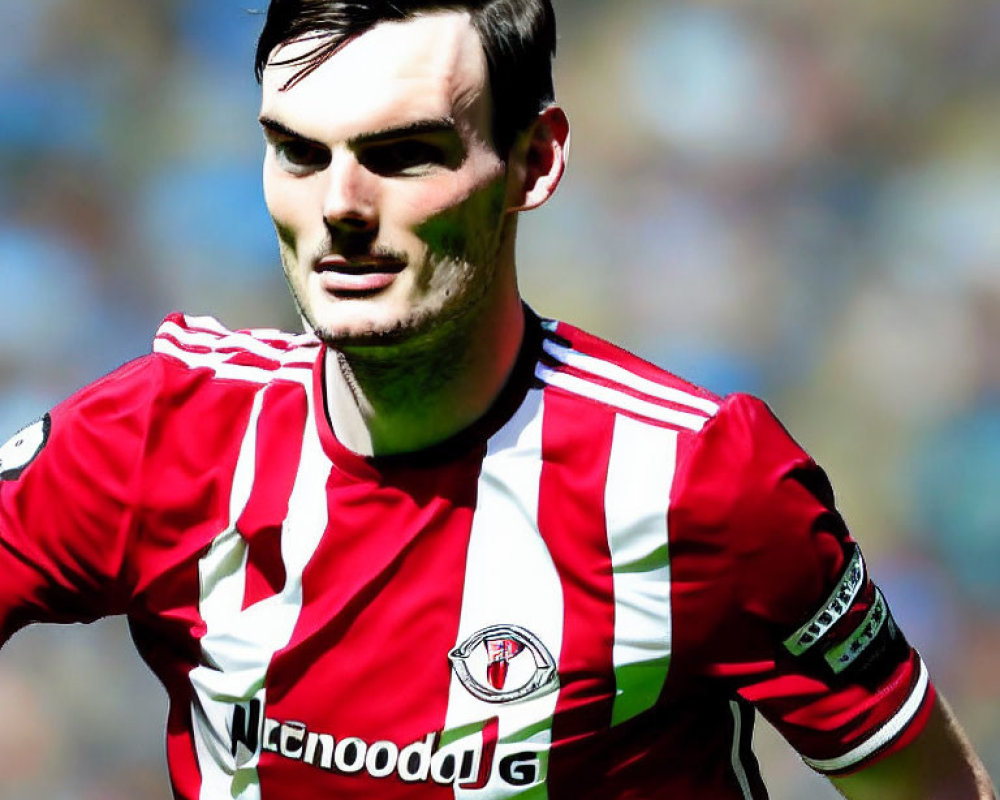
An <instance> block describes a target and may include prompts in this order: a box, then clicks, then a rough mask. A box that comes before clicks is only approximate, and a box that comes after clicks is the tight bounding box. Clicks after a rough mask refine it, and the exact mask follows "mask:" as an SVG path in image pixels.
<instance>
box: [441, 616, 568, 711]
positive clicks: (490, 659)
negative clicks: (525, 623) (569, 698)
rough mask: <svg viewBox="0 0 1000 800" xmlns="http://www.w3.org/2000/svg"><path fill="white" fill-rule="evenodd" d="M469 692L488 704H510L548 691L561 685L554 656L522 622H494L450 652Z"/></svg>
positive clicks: (457, 671) (457, 672)
mask: <svg viewBox="0 0 1000 800" xmlns="http://www.w3.org/2000/svg"><path fill="white" fill-rule="evenodd" d="M448 658H449V660H450V661H451V666H452V669H454V670H455V675H456V676H457V677H458V679H459V681H461V683H462V686H464V687H465V688H466V689H467V690H468V691H469V693H470V694H472V695H473V696H474V697H477V698H479V699H480V700H484V701H486V702H487V703H510V702H513V701H515V700H522V699H524V698H527V697H533V696H535V695H539V694H546V693H548V692H550V691H552V690H553V689H555V688H557V687H558V685H559V675H558V672H557V670H556V663H555V659H553V658H552V654H551V653H550V652H549V651H548V649H547V648H546V647H545V645H544V644H542V641H541V639H539V638H538V637H537V636H535V634H533V633H532V632H531V631H529V630H527V629H526V628H522V627H520V626H519V625H491V626H490V627H488V628H483V629H481V630H478V631H476V632H475V633H474V634H472V636H470V637H469V638H468V639H466V640H465V641H464V642H462V643H461V644H460V645H458V647H456V648H455V649H453V650H452V651H451V652H450V653H448Z"/></svg>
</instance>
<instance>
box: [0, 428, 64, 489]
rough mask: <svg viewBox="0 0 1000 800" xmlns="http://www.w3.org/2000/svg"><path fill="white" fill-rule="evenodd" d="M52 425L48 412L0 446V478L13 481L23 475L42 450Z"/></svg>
mask: <svg viewBox="0 0 1000 800" xmlns="http://www.w3.org/2000/svg"><path fill="white" fill-rule="evenodd" d="M51 427H52V419H51V418H50V417H49V415H48V414H46V415H45V416H44V417H42V418H41V419H39V420H36V421H35V422H32V423H31V424H30V425H28V426H27V427H24V428H21V430H19V431H18V432H17V433H15V434H14V435H13V436H11V437H10V439H8V440H7V442H6V444H4V445H3V447H0V480H2V481H12V480H15V479H17V478H19V477H21V473H22V472H24V470H25V468H26V467H27V466H28V465H29V464H30V463H31V462H32V461H34V460H35V458H36V457H37V456H38V454H39V453H40V452H42V448H43V447H45V443H46V442H47V441H48V440H49V430H50V429H51Z"/></svg>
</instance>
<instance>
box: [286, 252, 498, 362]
mask: <svg viewBox="0 0 1000 800" xmlns="http://www.w3.org/2000/svg"><path fill="white" fill-rule="evenodd" d="M480 250H481V252H480V253H478V254H476V255H472V254H470V255H467V256H465V257H464V258H463V259H462V260H460V261H459V260H454V259H451V258H447V257H446V258H444V259H443V260H442V261H441V262H439V263H435V264H432V265H430V264H426V263H425V264H424V265H422V266H421V267H420V268H419V269H418V270H417V274H418V275H429V276H430V278H429V280H430V282H432V281H433V279H434V277H436V276H440V275H441V274H442V273H444V272H447V273H448V274H449V275H450V276H451V277H452V278H453V280H452V285H451V286H446V287H443V288H440V289H439V290H438V291H437V292H435V293H434V294H435V299H436V300H437V302H434V303H431V304H422V305H419V306H418V307H416V308H411V309H409V310H408V311H407V312H406V313H404V314H403V315H401V316H399V317H397V318H395V319H393V320H391V321H390V322H389V323H388V324H385V325H381V326H380V325H377V324H375V323H372V324H369V325H368V326H366V327H357V326H348V325H343V326H341V327H336V326H334V325H323V324H320V323H318V321H317V319H316V315H315V314H314V313H312V311H311V310H310V307H309V304H308V302H307V300H306V297H305V293H306V288H305V286H304V285H302V286H300V285H298V284H297V283H296V281H295V280H294V279H293V275H294V274H295V267H296V265H297V259H296V258H295V254H294V252H292V251H291V250H290V249H288V248H286V247H285V246H282V247H281V260H282V265H283V267H284V272H285V279H286V282H287V284H288V288H289V291H290V293H291V296H292V300H293V302H294V303H295V306H296V309H297V310H298V312H299V316H300V317H301V318H302V320H303V321H304V323H305V325H306V326H307V327H308V329H309V331H310V332H311V333H313V334H314V335H315V336H316V338H317V339H319V340H320V341H321V342H322V343H323V344H325V345H326V346H327V347H329V348H331V349H333V350H337V351H338V352H341V353H344V354H345V355H349V356H350V360H351V361H355V360H357V359H360V360H371V361H373V362H378V363H382V364H383V365H385V366H388V363H389V362H392V361H398V360H401V359H407V360H409V359H411V358H416V359H417V360H422V359H420V353H421V351H426V350H428V349H440V348H442V347H445V348H447V349H454V348H455V347H456V346H460V345H461V339H462V337H463V336H464V335H465V334H464V332H465V330H466V329H467V328H469V327H470V326H471V325H472V324H473V318H474V317H475V316H476V315H477V313H478V310H479V309H480V307H481V305H482V303H483V301H484V300H485V299H486V297H487V295H488V294H489V292H490V289H491V287H492V286H493V283H494V281H495V280H496V272H497V263H496V262H497V258H498V253H497V248H495V247H493V248H489V247H481V248H480ZM323 252H324V253H325V252H327V250H325V249H324V251H323ZM380 255H388V256H392V257H396V258H400V259H405V256H404V255H402V254H397V253H392V252H389V251H382V252H381V253H380ZM477 257H478V258H477ZM431 258H433V256H432V255H427V256H425V260H426V261H429V260H430V259H431ZM472 259H477V260H476V261H473V260H472ZM448 262H451V263H448ZM310 263H311V262H310ZM462 273H464V274H462ZM455 276H459V278H458V279H455ZM344 302H351V301H344ZM359 302H365V301H364V300H359ZM435 360H437V359H435ZM414 366H416V364H415V363H412V362H411V363H408V364H407V367H408V368H411V367H414Z"/></svg>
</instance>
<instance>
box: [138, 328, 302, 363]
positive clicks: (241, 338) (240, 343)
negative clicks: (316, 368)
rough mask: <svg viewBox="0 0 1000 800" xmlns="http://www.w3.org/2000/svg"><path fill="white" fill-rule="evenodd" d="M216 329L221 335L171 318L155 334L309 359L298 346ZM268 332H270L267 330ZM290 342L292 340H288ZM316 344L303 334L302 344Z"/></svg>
mask: <svg viewBox="0 0 1000 800" xmlns="http://www.w3.org/2000/svg"><path fill="white" fill-rule="evenodd" d="M218 330H219V334H221V335H219V334H215V333H209V332H206V331H194V330H191V329H189V328H184V327H183V326H181V325H178V324H177V323H176V322H173V321H172V320H167V321H165V322H164V323H163V324H162V325H161V326H160V329H159V331H157V335H158V336H159V334H161V333H162V334H169V335H170V336H173V337H174V338H176V339H177V340H178V341H180V342H182V343H185V344H189V345H197V346H200V347H210V348H212V350H219V349H220V348H222V347H238V348H240V349H241V350H246V351H247V352H250V353H254V354H256V355H259V356H262V357H264V358H271V359H274V360H276V361H288V360H290V359H292V358H295V359H302V360H304V361H308V360H309V359H310V357H309V356H303V354H302V353H300V352H297V350H299V348H296V349H295V350H284V349H281V348H278V347H274V346H273V345H270V344H268V343H267V342H265V341H262V340H261V339H259V338H257V336H255V335H254V334H253V333H236V332H233V331H227V330H226V329H225V328H219V329H218ZM257 333H260V332H257ZM268 333H270V332H269V331H268ZM272 338H277V337H272ZM290 343H293V342H292V341H290ZM317 344H318V342H316V340H315V339H314V338H312V337H311V336H303V341H302V345H303V346H309V345H312V346H313V347H315V346H316V345H317ZM225 355H227V356H229V355H231V354H230V353H226V354H225Z"/></svg>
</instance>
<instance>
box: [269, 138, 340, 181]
mask: <svg viewBox="0 0 1000 800" xmlns="http://www.w3.org/2000/svg"><path fill="white" fill-rule="evenodd" d="M270 143H271V147H273V148H274V156H275V160H276V161H277V162H278V166H279V167H281V168H282V169H283V170H285V171H286V172H290V173H292V174H293V175H306V174H308V173H310V172H315V171H318V170H322V169H325V168H326V166H327V165H328V164H329V163H330V151H329V149H327V148H326V147H324V146H323V145H319V144H316V143H315V142H310V141H309V140H308V139H299V138H297V137H287V138H284V137H281V138H279V137H270Z"/></svg>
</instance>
